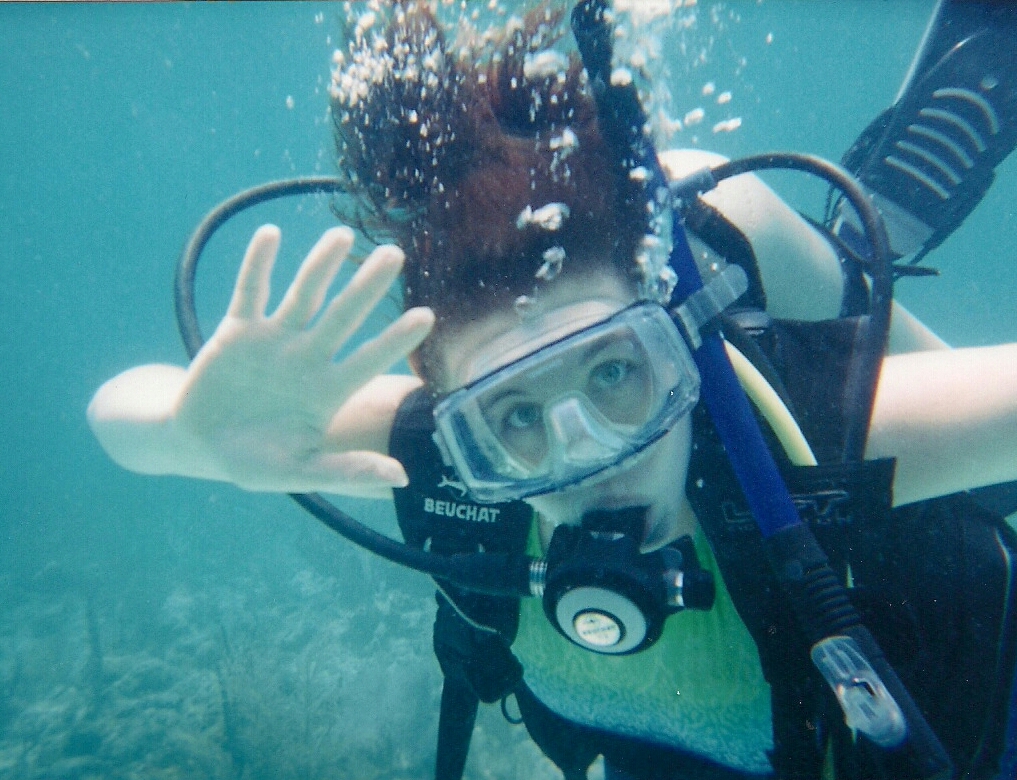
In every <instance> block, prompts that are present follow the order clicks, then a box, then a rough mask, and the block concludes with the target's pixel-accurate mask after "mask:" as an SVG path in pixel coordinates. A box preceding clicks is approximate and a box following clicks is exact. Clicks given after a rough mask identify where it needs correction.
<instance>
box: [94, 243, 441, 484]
mask: <svg viewBox="0 0 1017 780" xmlns="http://www.w3.org/2000/svg"><path fill="white" fill-rule="evenodd" d="M279 239H280V236H279V230H278V229H277V228H275V227H273V226H264V227H262V228H260V229H259V230H258V231H257V232H256V233H255V234H254V237H253V238H252V239H251V243H250V245H249V247H248V249H247V254H246V255H245V257H244V262H243V265H242V266H241V269H240V273H239V276H238V278H237V284H236V288H235V290H234V293H233V298H232V300H231V302H230V306H229V310H228V311H227V314H226V316H225V317H224V318H223V320H222V322H221V323H219V326H218V328H217V329H216V331H215V333H214V334H213V335H212V337H211V338H210V339H209V340H208V343H207V344H205V346H204V347H203V348H202V350H201V351H200V352H199V353H198V355H197V356H195V358H194V360H193V361H192V362H191V365H190V366H189V367H188V368H186V369H183V368H179V367H176V366H166V365H145V366H139V367H136V368H133V369H130V370H128V371H126V372H124V373H123V374H120V375H119V376H116V377H114V378H113V379H111V380H109V381H108V382H106V383H105V384H104V385H103V386H102V387H101V388H99V391H98V392H97V393H96V395H95V397H94V398H93V399H92V402H91V404H90V405H89V408H88V419H89V423H90V425H91V426H92V430H93V431H94V432H95V435H96V437H97V438H98V439H99V442H100V443H101V444H102V446H103V448H104V449H105V450H106V451H107V452H108V453H109V455H110V456H111V457H112V458H113V459H114V460H115V461H116V462H117V463H119V464H120V465H122V466H124V467H125V468H128V469H131V470H134V471H139V472H142V473H147V474H176V475H180V476H190V477H199V478H205V479H219V480H225V481H228V482H232V483H234V484H236V485H238V486H240V487H243V488H246V489H248V490H263V491H284V492H309V491H324V492H337V493H344V494H347V495H358V496H376V497H384V496H386V495H388V489H389V488H391V487H395V486H399V485H404V484H405V483H406V474H405V472H404V471H403V468H402V466H401V465H400V464H399V463H398V462H397V461H396V460H394V459H393V458H390V457H389V456H388V455H387V446H388V433H389V429H390V427H391V422H392V419H393V415H394V413H395V410H396V408H397V407H398V405H399V403H400V402H401V401H402V399H403V398H404V397H405V396H406V394H407V393H409V392H410V391H411V390H413V389H415V388H416V387H419V385H420V382H419V380H417V379H416V378H414V377H410V376H400V375H383V374H382V372H384V371H385V370H387V369H388V368H389V367H391V366H392V365H393V364H394V363H396V362H397V361H399V360H400V359H402V358H403V357H405V356H406V355H407V354H408V353H409V352H410V351H412V350H413V349H414V348H415V347H416V346H417V345H418V344H419V343H420V342H421V341H422V340H423V339H424V337H425V336H426V335H427V333H428V332H429V331H430V328H431V325H432V324H433V320H434V318H433V315H432V313H431V312H430V310H429V309H411V310H409V311H407V312H405V313H404V314H403V315H402V316H401V317H400V318H399V319H397V320H396V321H395V322H394V323H392V324H391V325H390V326H388V327H387V328H386V329H385V330H384V331H382V333H381V334H379V335H378V336H376V337H375V338H373V339H371V340H369V341H367V342H365V343H364V344H362V345H361V346H360V347H358V348H357V349H356V350H354V351H353V352H352V354H350V355H349V356H347V357H345V358H344V359H343V360H341V361H338V362H336V361H334V360H333V358H334V356H335V355H336V353H337V352H338V351H339V350H340V349H341V348H342V347H343V345H344V344H345V343H346V342H347V341H348V340H349V338H350V337H351V336H352V335H353V333H354V332H356V330H357V328H358V327H359V326H360V325H361V324H362V323H363V321H364V320H365V319H366V318H367V316H368V315H369V314H370V312H371V311H372V310H373V309H374V307H375V306H376V305H377V304H378V302H379V301H380V300H381V298H382V297H384V295H385V293H386V292H387V290H388V288H389V286H390V285H391V284H392V282H393V281H395V279H396V278H397V276H398V275H399V272H400V270H401V268H402V260H403V255H402V252H401V251H400V250H399V249H397V248H396V247H393V246H383V247H379V248H378V249H376V250H375V251H374V252H373V253H372V254H371V255H370V257H368V258H367V260H365V261H364V263H363V265H362V266H361V267H360V268H359V269H358V270H357V272H356V273H355V274H354V276H353V278H352V279H351V280H350V282H349V284H348V285H347V286H346V288H345V289H344V290H342V292H340V293H339V295H337V296H336V297H335V298H334V299H333V300H331V301H329V302H328V304H327V305H325V297H326V294H327V291H328V287H329V285H330V284H331V282H332V280H333V279H334V278H335V275H336V273H337V272H338V270H339V267H340V265H341V263H342V262H343V260H344V259H345V258H346V256H347V255H348V253H349V250H350V248H351V247H352V245H353V232H352V231H351V230H349V229H348V228H336V229H333V230H329V231H328V232H326V233H325V234H324V235H323V236H322V238H321V239H320V240H319V241H318V243H317V244H316V245H315V247H314V248H313V249H312V250H311V252H310V254H309V255H308V257H307V259H306V260H305V261H304V263H303V265H302V266H301V268H300V270H299V272H298V273H297V276H296V278H295V279H294V281H293V283H292V284H291V285H290V287H289V289H288V290H287V292H286V294H285V296H284V297H283V300H282V302H281V303H280V304H279V307H278V308H277V309H276V310H275V311H274V312H273V313H272V314H266V307H267V304H268V298H269V286H270V285H269V279H270V275H271V271H272V266H273V264H274V262H275V257H276V253H277V251H278V248H279ZM319 315H320V316H319Z"/></svg>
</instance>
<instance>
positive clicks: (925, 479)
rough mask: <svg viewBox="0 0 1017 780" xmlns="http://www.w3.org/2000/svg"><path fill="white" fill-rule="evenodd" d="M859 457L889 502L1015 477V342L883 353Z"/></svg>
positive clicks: (945, 493)
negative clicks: (882, 469) (882, 483)
mask: <svg viewBox="0 0 1017 780" xmlns="http://www.w3.org/2000/svg"><path fill="white" fill-rule="evenodd" d="M865 454H866V457H868V458H878V457H890V456H893V457H896V458H897V472H896V477H895V479H894V504H896V505H901V504H908V503H911V502H913V501H920V500H922V499H925V498H932V497H934V496H942V495H948V494H950V493H955V492H957V491H959V490H968V489H971V488H975V487H981V486H982V485H994V484H997V483H1000V482H1010V481H1013V480H1017V344H1001V345H998V346H992V347H973V348H965V349H954V350H943V351H935V352H915V353H912V354H908V355H893V356H891V357H888V358H886V359H885V360H884V362H883V369H882V373H881V374H880V379H879V387H878V389H877V392H876V403H875V408H874V409H873V414H872V424H871V426H870V429H869V443H868V447H867V449H866V453H865Z"/></svg>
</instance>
